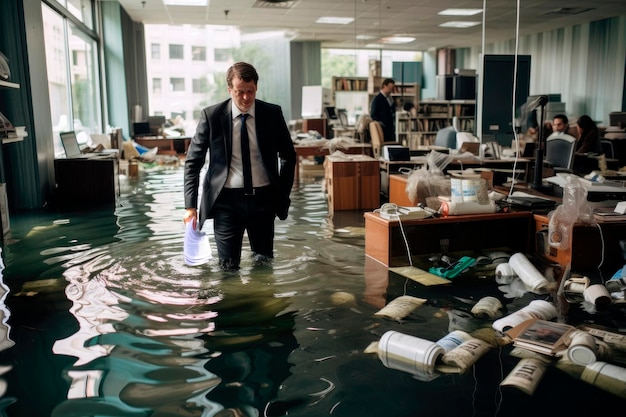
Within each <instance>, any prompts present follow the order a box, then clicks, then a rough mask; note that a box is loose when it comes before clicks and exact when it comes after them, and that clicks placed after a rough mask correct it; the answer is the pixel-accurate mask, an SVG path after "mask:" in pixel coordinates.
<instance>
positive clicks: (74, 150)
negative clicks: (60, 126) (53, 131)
mask: <svg viewBox="0 0 626 417" xmlns="http://www.w3.org/2000/svg"><path fill="white" fill-rule="evenodd" d="M59 135H60V136H61V144H62V145H63V149H64V150H65V157H66V158H76V157H77V156H80V155H81V151H80V146H79V145H78V139H77V138H76V133H75V132H74V131H69V132H61V133H60V134H59Z"/></svg>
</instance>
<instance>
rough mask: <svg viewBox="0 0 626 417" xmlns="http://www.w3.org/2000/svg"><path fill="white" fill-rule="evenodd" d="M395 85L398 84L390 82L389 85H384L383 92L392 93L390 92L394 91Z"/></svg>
mask: <svg viewBox="0 0 626 417" xmlns="http://www.w3.org/2000/svg"><path fill="white" fill-rule="evenodd" d="M395 86H396V85H395V84H394V83H389V84H387V85H385V86H383V88H382V90H383V94H385V95H388V94H390V93H391V92H392V91H393V88H394V87H395Z"/></svg>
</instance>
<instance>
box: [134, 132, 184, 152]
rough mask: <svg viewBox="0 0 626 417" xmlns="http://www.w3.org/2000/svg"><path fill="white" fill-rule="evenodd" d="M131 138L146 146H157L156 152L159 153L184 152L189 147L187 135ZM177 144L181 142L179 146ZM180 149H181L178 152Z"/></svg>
mask: <svg viewBox="0 0 626 417" xmlns="http://www.w3.org/2000/svg"><path fill="white" fill-rule="evenodd" d="M133 140H134V141H135V142H137V143H138V144H140V145H141V146H145V147H146V148H159V150H158V152H157V153H158V154H161V155H178V154H179V153H185V154H186V153H187V149H189V144H190V143H191V138H190V137H187V136H184V137H177V138H167V137H156V136H155V137H152V136H146V137H143V138H136V139H133ZM178 144H181V146H177V145H178ZM181 150H183V151H182V152H180V151H181Z"/></svg>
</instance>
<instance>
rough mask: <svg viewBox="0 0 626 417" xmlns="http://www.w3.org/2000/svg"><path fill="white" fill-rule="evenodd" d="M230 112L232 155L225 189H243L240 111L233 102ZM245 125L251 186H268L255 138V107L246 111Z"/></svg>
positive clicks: (267, 178) (268, 181)
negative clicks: (248, 144) (250, 169)
mask: <svg viewBox="0 0 626 417" xmlns="http://www.w3.org/2000/svg"><path fill="white" fill-rule="evenodd" d="M231 112H232V116H233V120H232V123H233V128H232V132H233V142H232V143H233V155H232V157H231V160H230V169H229V171H228V178H226V185H225V187H226V188H243V164H242V160H241V120H242V119H241V117H239V115H241V114H242V112H241V110H239V108H237V106H236V105H235V103H234V102H231ZM246 113H248V115H249V116H248V118H247V119H246V125H247V126H248V140H249V142H250V163H251V164H252V186H253V187H255V188H256V187H264V186H266V185H270V179H269V177H268V175H267V173H266V172H265V167H264V166H263V159H262V158H261V152H260V151H259V143H258V142H257V138H256V122H255V119H256V118H255V105H254V104H253V105H252V107H251V108H250V110H248V111H247V112H246Z"/></svg>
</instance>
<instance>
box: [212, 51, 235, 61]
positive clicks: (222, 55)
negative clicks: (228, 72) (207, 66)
mask: <svg viewBox="0 0 626 417" xmlns="http://www.w3.org/2000/svg"><path fill="white" fill-rule="evenodd" d="M230 54H231V50H230V49H223V48H215V51H214V58H215V61H217V62H227V61H228V60H229V59H230Z"/></svg>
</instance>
